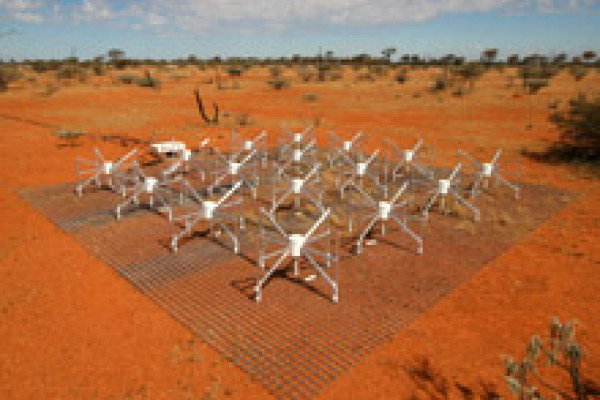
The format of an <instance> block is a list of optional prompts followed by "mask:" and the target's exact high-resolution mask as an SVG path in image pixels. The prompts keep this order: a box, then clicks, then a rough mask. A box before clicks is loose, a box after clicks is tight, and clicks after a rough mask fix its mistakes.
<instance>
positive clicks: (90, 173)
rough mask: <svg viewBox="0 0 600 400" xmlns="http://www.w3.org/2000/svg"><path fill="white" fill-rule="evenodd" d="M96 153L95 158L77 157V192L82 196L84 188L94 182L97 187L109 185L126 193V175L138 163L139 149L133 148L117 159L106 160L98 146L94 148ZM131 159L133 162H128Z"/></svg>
mask: <svg viewBox="0 0 600 400" xmlns="http://www.w3.org/2000/svg"><path fill="white" fill-rule="evenodd" d="M94 155H95V157H94V159H93V160H88V159H86V158H81V157H79V156H78V157H76V158H75V173H76V174H77V184H76V185H75V192H76V193H77V194H78V195H79V196H82V195H83V189H84V188H85V187H86V186H88V185H91V184H93V185H95V186H96V187H97V188H102V187H103V186H108V187H109V188H110V189H111V190H112V191H114V192H117V193H119V194H122V195H124V194H125V188H126V182H125V181H126V177H125V175H126V172H127V171H128V170H129V168H130V167H131V165H132V164H133V163H137V157H138V151H137V149H133V150H131V151H130V152H129V153H127V154H125V155H123V156H121V157H120V158H119V159H117V160H116V161H109V160H106V159H105V158H104V156H103V155H102V153H101V152H100V150H99V149H98V148H97V147H96V148H94ZM130 159H131V163H129V162H128V161H130ZM82 168H83V169H82Z"/></svg>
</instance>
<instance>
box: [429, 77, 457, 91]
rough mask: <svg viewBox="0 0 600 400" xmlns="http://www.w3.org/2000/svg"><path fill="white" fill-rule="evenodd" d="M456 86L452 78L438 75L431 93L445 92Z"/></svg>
mask: <svg viewBox="0 0 600 400" xmlns="http://www.w3.org/2000/svg"><path fill="white" fill-rule="evenodd" d="M453 85H454V80H453V79H452V78H450V77H449V76H448V75H446V74H442V75H438V76H436V77H435V78H434V80H433V85H432V86H431V92H432V93H436V92H443V91H444V90H447V89H449V88H451V87H452V86H453Z"/></svg>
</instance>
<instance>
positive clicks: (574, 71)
mask: <svg viewBox="0 0 600 400" xmlns="http://www.w3.org/2000/svg"><path fill="white" fill-rule="evenodd" d="M569 73H570V74H571V76H572V77H573V78H575V80H576V81H580V80H582V79H583V78H584V77H585V76H586V75H587V74H588V69H587V68H586V67H584V66H583V65H573V66H572V67H571V68H569Z"/></svg>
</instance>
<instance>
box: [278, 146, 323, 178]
mask: <svg viewBox="0 0 600 400" xmlns="http://www.w3.org/2000/svg"><path fill="white" fill-rule="evenodd" d="M316 144H317V141H316V139H314V138H313V139H311V140H310V141H309V142H308V143H306V144H305V143H304V142H300V143H298V144H294V145H293V146H290V147H288V149H287V150H285V151H280V157H282V158H280V164H279V165H275V171H276V176H277V177H279V178H283V177H289V176H290V174H289V173H288V172H289V171H290V169H291V175H292V176H298V175H301V174H303V173H304V170H305V169H308V168H312V167H313V165H315V163H316V158H315V157H314V156H315V153H316Z"/></svg>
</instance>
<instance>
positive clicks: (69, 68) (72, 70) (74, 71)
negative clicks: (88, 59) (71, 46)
mask: <svg viewBox="0 0 600 400" xmlns="http://www.w3.org/2000/svg"><path fill="white" fill-rule="evenodd" d="M56 77H57V78H58V79H79V81H80V82H83V81H85V80H86V79H87V73H86V72H85V70H84V69H83V68H81V67H79V66H77V65H72V64H67V65H63V66H61V67H60V68H59V69H58V71H56Z"/></svg>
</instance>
